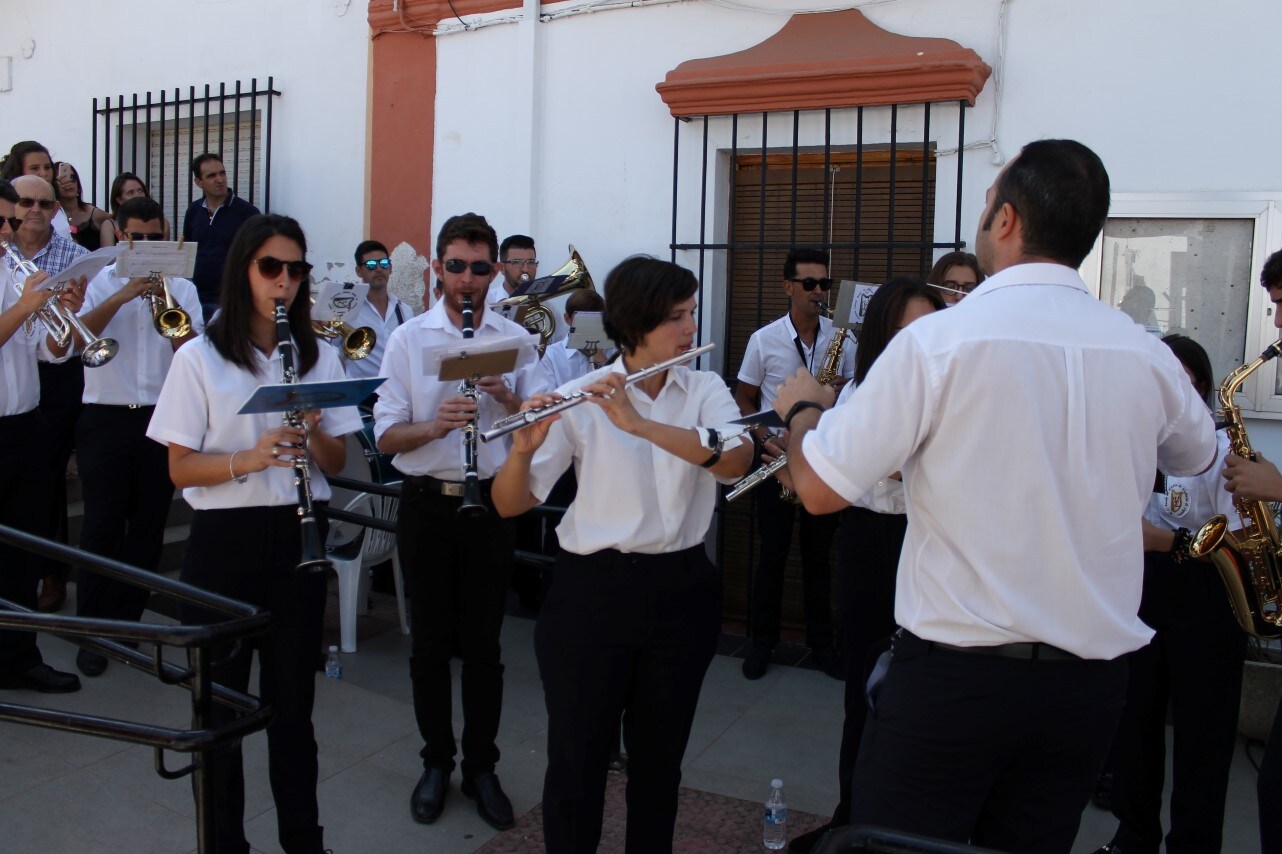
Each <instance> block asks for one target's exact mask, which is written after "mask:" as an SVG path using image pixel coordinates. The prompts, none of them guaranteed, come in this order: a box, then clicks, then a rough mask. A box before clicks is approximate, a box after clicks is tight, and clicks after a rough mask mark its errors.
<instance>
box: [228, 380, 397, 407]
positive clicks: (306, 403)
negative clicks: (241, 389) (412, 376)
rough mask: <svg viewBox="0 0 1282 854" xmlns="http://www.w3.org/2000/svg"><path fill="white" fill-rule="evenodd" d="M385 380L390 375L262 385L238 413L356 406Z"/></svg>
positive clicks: (242, 405)
mask: <svg viewBox="0 0 1282 854" xmlns="http://www.w3.org/2000/svg"><path fill="white" fill-rule="evenodd" d="M385 379H387V377H366V378H365V379H358V380H326V381H324V382H315V383H279V384H275V385H260V386H259V387H258V388H256V389H254V393H253V394H251V395H250V396H249V398H248V399H246V401H245V402H244V403H243V404H241V406H240V409H238V410H236V412H237V414H239V415H253V414H256V413H259V412H289V411H290V410H293V409H334V408H335V407H339V406H355V405H356V404H358V403H360V402H361V401H362V400H364V399H365V398H367V397H369V396H370V395H371V394H372V393H373V392H374V389H376V388H378V387H379V386H380V385H382V384H383V381H384V380H385Z"/></svg>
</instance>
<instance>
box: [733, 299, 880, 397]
mask: <svg viewBox="0 0 1282 854" xmlns="http://www.w3.org/2000/svg"><path fill="white" fill-rule="evenodd" d="M836 331H837V332H842V333H843V334H845V335H846V343H845V346H844V347H843V348H842V351H841V367H840V369H839V376H842V377H845V378H850V377H852V376H854V373H855V339H854V336H852V335H850V334H849V333H848V332H846V331H845V330H841V329H838V330H836ZM833 335H834V328H833V325H832V321H831V320H829V319H828V318H826V317H822V316H821V317H820V318H819V332H818V334H817V335H816V336H815V343H814V346H813V347H807V346H806V344H805V342H804V341H802V340H801V336H800V335H798V334H797V329H796V327H795V326H793V325H792V318H791V317H790V316H789V315H786V314H785V315H784V316H783V317H781V318H779V319H778V320H775V321H772V322H770V323H768V324H766V325H765V326H763V327H761V328H760V329H758V330H757V331H756V332H754V333H752V337H751V338H749V339H748V346H747V348H746V349H745V350H744V352H743V365H742V367H740V368H739V382H741V383H748V384H749V385H755V386H756V387H757V388H759V389H761V408H762V409H763V410H764V409H769V408H770V406H771V405H772V404H773V403H774V400H775V391H776V390H777V389H778V388H779V384H780V383H781V382H783V381H784V380H785V379H787V378H788V377H790V376H792V375H793V374H795V373H796V372H797V368H802V367H804V368H805V369H806V370H808V371H810V373H812V374H818V373H819V369H820V367H822V365H823V360H824V356H825V354H826V353H827V352H828V345H829V344H830V343H832V339H833Z"/></svg>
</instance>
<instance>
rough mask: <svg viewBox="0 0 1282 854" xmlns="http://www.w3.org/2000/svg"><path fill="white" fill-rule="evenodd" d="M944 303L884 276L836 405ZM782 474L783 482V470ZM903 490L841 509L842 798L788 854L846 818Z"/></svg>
mask: <svg viewBox="0 0 1282 854" xmlns="http://www.w3.org/2000/svg"><path fill="white" fill-rule="evenodd" d="M943 307H944V301H943V299H941V298H940V295H939V291H938V290H936V289H935V288H932V287H930V286H929V285H927V284H925V283H924V282H921V281H920V280H917V279H910V278H896V279H891V280H890V281H889V282H887V283H886V284H884V285H882V286H881V287H879V288H877V291H876V292H875V293H874V294H873V296H872V299H870V300H869V301H868V308H867V310H866V311H865V313H864V324H863V331H862V332H861V333H860V335H859V348H858V349H857V350H856V351H855V376H854V379H853V380H852V381H851V382H850V383H848V384H847V385H846V387H845V388H844V389H842V393H841V396H840V397H839V398H838V399H837V405H838V406H844V405H846V404H845V402H846V400H847V398H848V397H849V393H850V391H852V390H853V389H854V388H855V387H857V386H858V385H859V384H860V383H862V382H863V381H864V379H865V378H867V376H868V372H869V371H870V370H872V366H873V364H874V363H875V362H876V361H877V358H878V357H879V356H881V354H882V352H883V351H884V350H885V349H886V346H887V345H888V344H890V340H891V339H892V338H894V337H895V334H896V333H897V332H899V330H901V329H903V328H904V327H905V326H907V325H908V324H910V323H912V322H913V321H914V320H916V319H918V318H919V317H922V316H924V315H927V314H931V313H933V312H935V311H938V310H939V309H942V308H943ZM783 474H784V480H785V483H786V482H787V473H786V470H784V471H783ZM787 485H788V486H791V484H787ZM903 495H904V487H903V484H902V483H900V482H899V481H898V480H897V479H895V478H887V479H885V480H883V481H882V482H880V483H878V484H877V485H876V486H875V487H874V488H873V489H872V490H870V491H869V492H868V494H866V495H864V496H863V498H862V499H861V500H860V501H859V502H858V503H857V504H856V505H854V506H852V507H847V508H846V509H845V510H843V511H841V526H840V527H839V528H838V531H837V616H838V620H839V622H840V626H841V627H840V633H839V636H838V639H839V643H840V652H841V660H842V665H843V667H844V668H845V680H846V695H845V702H846V717H845V720H844V721H843V723H842V727H841V754H840V758H839V760H838V776H839V778H840V779H839V781H838V783H839V788H840V792H841V800H840V802H839V803H838V804H837V808H836V809H835V810H833V815H832V820H831V822H830V823H829V824H827V825H825V826H823V827H821V828H819V829H817V830H814V831H811V832H810V833H806V834H803V835H802V836H800V837H798V838H797V839H794V840H793V841H792V843H791V844H790V845H789V846H788V850H789V851H790V852H799V854H806V852H809V851H810V850H811V848H812V847H813V846H814V845H815V843H816V842H818V841H819V838H820V837H821V836H822V835H823V834H824V833H826V832H827V831H828V830H829V829H830V828H832V827H840V826H842V825H846V824H849V823H850V780H851V775H852V774H853V773H854V769H855V758H856V756H857V755H858V753H859V742H860V740H861V739H862V738H863V732H864V721H865V719H866V718H867V714H868V705H867V700H866V699H865V698H864V685H865V683H867V681H868V675H869V674H870V673H871V672H872V667H873V665H874V664H875V663H876V661H877V656H878V655H880V654H881V652H882V651H883V650H885V649H886V648H887V647H888V645H889V638H890V636H891V634H893V633H894V631H895V629H896V625H895V579H896V576H897V570H898V567H899V552H900V550H901V549H902V548H903V545H904V533H905V532H906V531H907V530H908V517H907V516H906V515H904V510H905V508H904V497H903Z"/></svg>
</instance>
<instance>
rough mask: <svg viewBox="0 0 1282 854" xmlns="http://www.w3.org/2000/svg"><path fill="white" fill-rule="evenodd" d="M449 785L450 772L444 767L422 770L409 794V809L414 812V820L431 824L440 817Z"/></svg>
mask: <svg viewBox="0 0 1282 854" xmlns="http://www.w3.org/2000/svg"><path fill="white" fill-rule="evenodd" d="M449 787H450V772H449V771H447V770H446V769H444V768H428V769H427V770H426V771H424V772H423V776H422V777H419V778H418V784H417V785H416V786H414V793H413V794H412V795H410V811H411V812H413V813H414V820H415V821H417V822H418V823H419V824H431V823H432V822H434V821H436V820H437V819H438V818H440V817H441V810H443V809H445V793H446V792H448V791H449Z"/></svg>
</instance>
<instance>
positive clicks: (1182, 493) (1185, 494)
mask: <svg viewBox="0 0 1282 854" xmlns="http://www.w3.org/2000/svg"><path fill="white" fill-rule="evenodd" d="M1216 438H1217V440H1218V448H1217V449H1216V453H1215V464H1214V465H1212V466H1211V467H1210V468H1209V469H1207V470H1206V471H1204V472H1202V473H1201V474H1195V475H1190V476H1188V477H1174V476H1170V475H1163V476H1162V477H1161V482H1162V487H1163V488H1162V490H1161V491H1160V492H1154V493H1153V495H1152V496H1151V497H1150V498H1149V501H1148V507H1147V508H1145V510H1144V518H1145V519H1147V520H1149V521H1150V522H1152V523H1153V524H1154V525H1156V526H1157V527H1159V528H1161V529H1162V530H1165V531H1174V530H1175V529H1176V528H1188V529H1189V530H1190V531H1196V530H1197V529H1198V528H1200V527H1201V526H1202V524H1203V523H1205V522H1206V521H1207V520H1208V519H1210V518H1211V517H1212V516H1214V515H1215V514H1217V513H1223V514H1224V515H1225V516H1227V517H1228V520H1229V530H1231V531H1237V530H1240V529H1241V528H1242V520H1241V519H1239V518H1238V515H1237V508H1236V507H1235V506H1234V505H1233V496H1232V495H1231V494H1230V493H1229V492H1228V490H1226V489H1225V488H1224V479H1223V478H1222V477H1221V476H1220V474H1221V472H1223V471H1224V460H1225V458H1226V457H1227V456H1228V455H1229V435H1228V433H1227V432H1225V431H1223V430H1220V431H1219V432H1218V433H1216Z"/></svg>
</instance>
